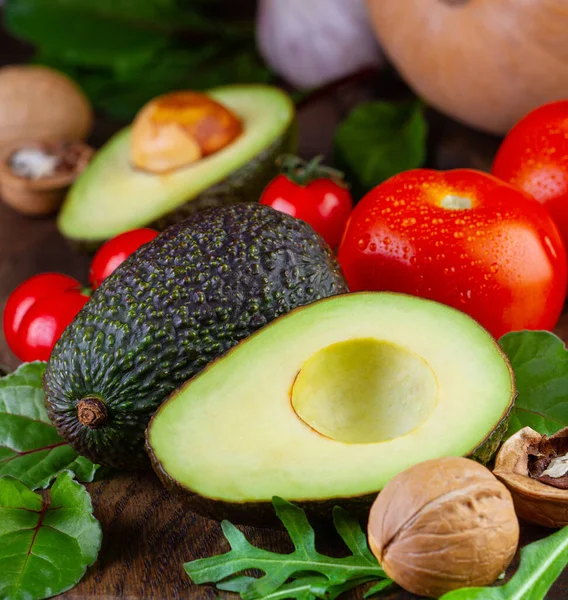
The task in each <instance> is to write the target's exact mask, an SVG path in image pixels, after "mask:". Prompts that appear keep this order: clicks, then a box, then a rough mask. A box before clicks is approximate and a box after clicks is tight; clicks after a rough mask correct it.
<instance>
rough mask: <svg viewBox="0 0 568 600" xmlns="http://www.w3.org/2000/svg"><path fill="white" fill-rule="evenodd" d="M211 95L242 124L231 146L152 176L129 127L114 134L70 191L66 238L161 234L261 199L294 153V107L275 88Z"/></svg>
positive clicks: (62, 217)
mask: <svg viewBox="0 0 568 600" xmlns="http://www.w3.org/2000/svg"><path fill="white" fill-rule="evenodd" d="M208 94H209V95H210V96H211V97H213V98H215V99H216V100H217V101H219V102H220V103H221V104H223V105H225V106H226V107H227V108H229V109H231V110H232V111H233V112H234V113H235V114H237V115H238V116H239V117H240V118H241V119H242V122H243V125H244V131H243V133H242V134H241V135H240V136H239V137H238V138H237V139H236V140H235V141H233V142H232V143H231V144H229V146H227V147H226V148H224V149H223V150H220V151H219V152H216V153H215V154H212V155H211V156H209V157H206V158H203V159H201V160H200V161H198V162H197V163H195V164H193V165H190V166H188V167H186V168H183V169H180V170H178V171H175V172H172V173H168V174H164V175H155V174H151V173H145V172H143V171H138V170H135V169H133V168H132V167H131V165H130V140H131V127H127V128H125V129H123V130H122V131H120V132H119V133H117V134H116V135H115V136H114V137H113V138H112V139H111V140H110V141H109V142H108V143H107V144H106V145H105V146H104V147H103V148H102V149H101V150H100V151H99V152H98V153H97V154H96V156H95V158H94V159H93V161H92V163H91V164H90V165H89V166H88V167H87V169H86V170H85V171H84V172H83V173H82V174H81V176H80V177H79V178H78V180H77V181H76V182H75V184H74V185H73V186H72V188H71V190H70V192H69V194H68V196H67V198H66V199H65V202H64V204H63V206H62V208H61V212H60V214H59V219H58V227H59V230H60V231H61V233H62V234H63V235H64V236H65V237H67V238H69V239H71V240H76V241H80V242H81V243H85V244H93V245H96V243H97V242H101V241H104V240H107V239H109V238H111V237H113V236H115V235H117V234H119V233H122V232H124V231H127V230H129V229H135V228H137V227H143V226H147V225H154V226H156V227H159V228H163V226H166V225H170V224H172V222H176V221H179V220H180V219H179V218H178V216H179V215H178V214H177V213H179V214H180V215H181V217H182V218H183V217H185V216H187V214H189V213H191V212H195V210H198V209H201V208H206V207H210V206H215V205H218V204H222V203H224V202H227V201H230V202H235V201H236V200H244V201H251V202H252V201H256V200H258V195H259V194H260V192H261V191H262V189H263V187H264V186H265V185H266V184H267V183H268V182H269V181H270V179H271V178H272V177H273V176H274V175H275V173H276V167H275V164H274V162H275V159H276V157H277V155H278V154H280V153H282V152H287V151H291V150H293V148H292V145H293V143H292V140H291V139H290V138H291V137H292V136H291V129H293V127H292V126H293V122H294V106H293V104H292V102H291V100H290V98H289V97H288V96H287V95H286V94H285V93H284V92H282V91H281V90H279V89H277V88H273V87H270V86H262V85H247V86H227V87H222V88H217V89H214V90H212V91H210V92H208Z"/></svg>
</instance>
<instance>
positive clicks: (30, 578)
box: [0, 471, 102, 600]
mask: <svg viewBox="0 0 568 600" xmlns="http://www.w3.org/2000/svg"><path fill="white" fill-rule="evenodd" d="M50 496H51V502H48V501H46V500H44V499H43V498H42V497H41V496H40V495H39V494H36V493H34V492H32V491H31V490H30V489H29V488H27V487H26V486H25V485H24V484H23V483H22V482H20V481H18V480H17V479H13V478H12V477H5V476H4V477H0V600H36V599H37V600H41V599H42V598H49V597H51V596H55V595H57V594H60V593H62V592H65V591H66V590H68V589H70V588H72V587H73V586H74V585H75V584H76V583H77V582H78V581H79V580H80V579H81V578H82V577H83V575H84V574H85V571H86V569H87V567H89V566H90V565H92V564H93V563H94V562H95V560H96V558H97V555H98V552H99V550H100V547H101V540H102V534H101V527H100V525H99V522H98V521H97V520H96V519H95V518H94V517H93V514H92V513H93V508H92V505H91V499H90V497H89V494H88V493H87V491H86V490H85V489H84V488H83V486H82V485H80V484H79V483H77V482H76V481H74V480H73V476H72V473H70V472H69V471H65V472H63V473H61V474H60V475H59V476H58V477H57V480H56V481H55V483H54V484H53V487H52V488H51V490H50Z"/></svg>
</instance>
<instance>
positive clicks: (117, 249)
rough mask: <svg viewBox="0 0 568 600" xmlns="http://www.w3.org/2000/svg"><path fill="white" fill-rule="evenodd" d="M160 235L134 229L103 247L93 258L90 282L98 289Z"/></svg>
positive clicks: (150, 231)
mask: <svg viewBox="0 0 568 600" xmlns="http://www.w3.org/2000/svg"><path fill="white" fill-rule="evenodd" d="M157 235H158V232H157V231H154V230H153V229H133V230H132V231H127V232H126V233H122V234H120V235H117V236H116V237H115V238H113V239H112V240H109V241H108V242H107V243H106V244H104V245H103V246H101V247H100V248H99V250H98V252H97V253H96V254H95V256H94V258H93V262H92V263H91V270H90V271H89V281H90V283H91V285H92V286H93V289H96V288H98V287H99V285H101V283H102V282H103V281H104V280H105V279H106V278H107V277H108V276H109V275H110V274H111V273H112V272H113V271H114V270H115V269H116V268H117V267H118V266H119V265H121V264H122V263H123V262H124V261H125V260H126V259H127V258H128V257H129V256H130V255H131V254H132V253H133V252H136V250H138V248H140V246H142V245H143V244H147V243H148V242H150V241H152V240H153V239H154V238H155V237H156V236H157Z"/></svg>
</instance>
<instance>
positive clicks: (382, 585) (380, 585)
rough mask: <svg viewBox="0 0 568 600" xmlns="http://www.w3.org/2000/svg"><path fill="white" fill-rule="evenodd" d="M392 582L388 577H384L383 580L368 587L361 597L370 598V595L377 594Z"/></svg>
mask: <svg viewBox="0 0 568 600" xmlns="http://www.w3.org/2000/svg"><path fill="white" fill-rule="evenodd" d="M393 583H394V582H393V581H391V580H390V579H385V580H383V581H380V582H379V583H377V584H376V585H374V586H373V587H370V588H369V589H368V590H367V591H366V592H365V594H364V596H363V598H371V597H372V596H376V595H377V594H379V593H380V592H382V591H383V590H384V589H386V588H388V587H389V585H393Z"/></svg>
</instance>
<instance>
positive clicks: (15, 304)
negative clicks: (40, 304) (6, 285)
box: [3, 273, 80, 357]
mask: <svg viewBox="0 0 568 600" xmlns="http://www.w3.org/2000/svg"><path fill="white" fill-rule="evenodd" d="M73 288H75V289H79V288H80V284H79V282H78V281H77V280H76V279H73V278H72V277H68V276H67V275H61V274H60V273H42V274H41V275H35V276H34V277H31V278H30V279H28V280H26V281H24V283H22V284H21V285H19V286H18V287H17V288H16V289H15V290H14V291H13V292H12V293H11V294H10V297H9V298H8V301H7V302H6V307H5V308H4V316H3V322H4V323H3V325H4V337H5V338H6V342H7V343H8V346H9V347H10V349H11V350H12V352H13V353H14V354H15V355H16V356H18V357H19V356H20V351H19V329H20V325H21V323H22V319H23V318H24V316H25V314H26V313H27V312H28V310H29V309H30V308H31V307H32V306H33V305H34V304H35V303H36V302H37V301H38V300H39V299H40V298H44V297H46V296H50V295H53V294H56V293H58V292H63V291H65V290H70V289H73Z"/></svg>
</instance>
